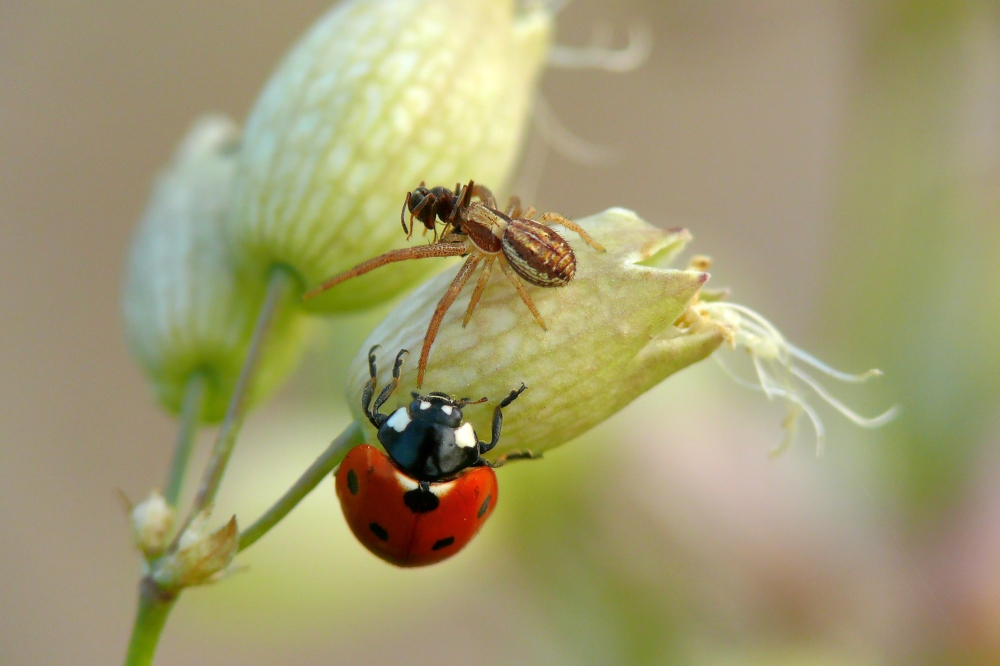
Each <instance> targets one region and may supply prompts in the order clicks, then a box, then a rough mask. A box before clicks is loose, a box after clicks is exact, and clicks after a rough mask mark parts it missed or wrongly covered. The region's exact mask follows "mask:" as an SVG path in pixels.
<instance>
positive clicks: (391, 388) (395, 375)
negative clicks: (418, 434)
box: [374, 349, 410, 427]
mask: <svg viewBox="0 0 1000 666" xmlns="http://www.w3.org/2000/svg"><path fill="white" fill-rule="evenodd" d="M409 353H410V352H409V351H408V350H406V349H400V350H399V353H398V354H396V362H395V364H393V366H392V381H390V382H389V383H388V384H386V385H385V388H383V389H382V392H381V393H379V394H378V398H376V399H375V410H374V414H375V418H377V419H381V421H382V423H385V420H386V419H387V418H389V417H388V416H386V415H385V414H381V413H380V412H379V411H378V410H379V409H381V408H382V405H384V404H385V401H386V400H388V399H389V398H390V397H392V394H393V393H395V391H396V387H398V386H399V369H400V368H401V367H402V365H403V357H404V356H405V355H406V354H409ZM379 427H381V424H379Z"/></svg>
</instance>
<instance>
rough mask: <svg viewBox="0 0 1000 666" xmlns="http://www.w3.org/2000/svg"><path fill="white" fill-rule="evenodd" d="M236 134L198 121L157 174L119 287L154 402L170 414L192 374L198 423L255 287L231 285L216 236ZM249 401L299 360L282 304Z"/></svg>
mask: <svg viewBox="0 0 1000 666" xmlns="http://www.w3.org/2000/svg"><path fill="white" fill-rule="evenodd" d="M239 150H240V147H239V131H238V129H237V127H236V126H235V125H234V124H233V123H232V122H231V121H230V120H228V119H226V118H222V117H218V116H211V117H206V118H203V119H201V120H199V121H198V122H197V123H196V124H195V126H194V127H193V128H192V129H191V131H190V133H189V134H188V136H187V137H186V138H185V139H184V141H183V142H182V143H181V145H180V147H179V148H178V150H177V153H176V155H175V156H174V160H173V162H172V163H171V164H170V165H169V166H168V167H167V169H165V170H164V172H163V173H161V174H160V176H159V178H158V180H157V182H156V185H155V187H154V190H153V194H152V197H151V200H150V202H149V205H148V207H147V209H146V212H145V215H144V216H143V219H142V222H141V224H140V226H139V229H138V231H137V233H136V237H135V241H134V244H133V247H132V253H131V256H130V260H129V265H128V274H127V277H126V284H125V291H124V302H123V308H124V314H125V324H126V330H127V334H128V339H129V342H130V345H131V347H132V350H133V352H134V354H135V356H136V358H137V360H138V361H139V364H140V365H141V366H142V368H143V370H144V371H145V373H146V376H147V378H148V379H149V380H150V382H151V383H152V385H153V388H154V390H155V392H156V394H157V396H158V397H159V399H160V401H161V402H162V403H163V405H164V406H165V407H166V408H167V409H168V410H169V411H171V412H173V413H177V412H178V411H179V410H180V407H181V404H182V402H183V396H184V393H185V390H186V388H187V387H188V385H189V383H190V382H191V381H192V378H193V377H195V376H196V375H199V376H200V377H201V378H202V380H203V381H204V388H205V398H204V402H203V405H204V408H203V413H202V420H204V421H208V422H211V421H216V420H219V419H221V418H222V415H223V414H224V412H225V408H226V403H227V401H228V399H229V395H230V393H231V391H232V388H233V385H234V384H235V382H236V378H237V376H238V374H239V371H240V367H241V365H242V363H243V359H244V356H245V354H246V349H247V345H248V343H249V338H250V334H251V332H252V329H253V326H254V321H255V318H256V316H257V312H258V310H259V308H260V304H261V302H262V299H263V288H264V284H263V282H261V283H260V284H257V283H252V284H248V283H246V282H245V281H238V280H236V279H235V274H234V272H233V269H232V261H231V255H230V250H229V247H228V241H227V239H226V237H225V235H224V233H223V227H224V224H225V217H226V215H228V212H229V201H230V196H231V194H232V184H233V178H234V175H235V171H236V160H237V156H238V154H239ZM284 311H285V314H284V315H283V317H282V318H281V319H280V320H279V321H278V322H276V326H275V334H274V335H272V336H271V339H270V340H269V342H268V349H267V350H266V353H265V354H264V355H263V360H262V362H261V367H260V373H259V375H258V377H257V381H256V383H255V385H254V389H253V393H252V395H251V399H253V400H259V399H260V398H262V397H263V396H264V395H266V394H268V393H269V392H270V391H272V390H274V389H275V388H276V387H277V386H278V385H279V384H280V383H281V380H282V379H284V377H285V376H286V375H287V374H288V372H289V371H290V370H291V369H292V368H293V367H294V365H295V362H296V361H297V359H298V357H299V352H300V350H301V348H302V347H303V345H302V341H303V340H302V339H303V336H304V334H305V327H306V326H307V323H306V321H305V317H303V316H301V315H296V314H295V308H284Z"/></svg>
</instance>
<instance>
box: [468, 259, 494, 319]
mask: <svg viewBox="0 0 1000 666" xmlns="http://www.w3.org/2000/svg"><path fill="white" fill-rule="evenodd" d="M494 261H496V257H487V258H486V260H485V262H486V263H484V264H483V273H482V275H480V276H479V282H478V283H476V290H475V291H473V292H472V298H470V299H469V307H468V308H466V310H465V319H463V320H462V328H465V326H466V324H468V323H469V319H471V318H472V311H473V310H475V309H476V304H477V303H479V297H480V296H482V295H483V290H484V289H486V283H487V282H489V281H490V273H491V272H492V271H493V262H494Z"/></svg>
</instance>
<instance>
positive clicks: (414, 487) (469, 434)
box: [336, 345, 534, 567]
mask: <svg viewBox="0 0 1000 666" xmlns="http://www.w3.org/2000/svg"><path fill="white" fill-rule="evenodd" d="M376 349H378V345H376V346H375V347H372V348H371V350H370V351H369V352H368V367H369V370H370V372H371V379H370V380H369V381H368V383H367V384H366V385H365V389H364V392H363V394H362V396H361V407H362V409H363V410H364V412H365V416H367V417H368V420H369V421H371V423H372V425H374V426H375V427H376V428H377V429H378V440H379V442H381V444H382V446H384V447H385V450H386V453H388V455H386V453H382V452H381V451H380V450H379V449H377V448H375V447H374V446H369V445H368V444H361V445H359V446H356V447H354V448H353V449H351V451H350V452H348V454H347V456H346V457H345V458H344V460H343V462H342V463H341V464H340V468H339V469H338V470H337V473H336V487H337V497H338V499H339V500H340V506H341V508H342V509H343V511H344V518H345V519H346V520H347V524H348V525H349V526H350V528H351V531H352V532H354V536H356V537H357V538H358V541H360V542H361V543H362V544H363V545H364V546H365V547H366V548H367V549H368V550H370V551H371V552H372V553H374V554H375V555H377V556H379V557H381V558H382V559H383V560H386V561H387V562H391V563H392V564H395V565H397V566H401V567H418V566H423V565H426V564H434V563H435V562H440V561H441V560H444V559H446V558H448V557H451V556H452V555H454V554H455V553H457V552H458V551H460V550H461V549H462V548H463V547H464V546H465V544H467V543H469V541H471V540H472V537H474V536H475V535H476V532H478V531H479V528H480V527H482V525H483V523H485V522H486V519H487V518H489V517H490V514H492V513H493V509H494V508H496V504H497V477H496V474H495V473H494V472H493V469H492V468H494V467H499V466H500V465H502V464H503V463H504V462H506V461H507V460H509V459H514V458H531V457H534V456H533V455H532V454H531V453H530V452H528V453H514V454H510V455H508V456H504V457H502V458H500V459H499V460H497V461H496V462H490V461H488V460H486V459H485V458H483V457H482V455H483V454H484V453H486V452H487V451H489V450H490V449H492V448H493V447H495V446H496V445H497V442H499V441H500V428H501V425H502V424H503V414H502V412H501V409H503V408H504V407H506V406H507V405H509V404H510V403H512V402H513V401H514V400H515V399H516V398H517V396H519V395H521V393H522V392H523V391H524V390H525V388H526V387H525V386H524V384H521V387H520V388H519V389H517V390H514V391H511V392H510V395H508V396H507V397H506V398H504V399H503V400H502V401H501V402H500V404H499V405H498V406H497V407H496V408H495V409H494V410H493V436H492V439H491V441H490V442H481V441H479V437H478V436H477V435H476V431H475V430H473V428H472V424H471V423H468V422H465V423H463V422H462V408H463V407H465V406H466V405H475V404H479V403H482V402H486V400H487V399H486V398H482V399H480V400H475V401H472V400H469V399H468V398H461V399H456V398H453V397H451V396H450V395H448V394H446V393H436V392H435V393H428V394H427V395H420V394H418V393H416V392H414V393H413V401H412V402H411V403H410V404H409V405H408V406H406V407H400V408H399V409H397V410H396V411H394V412H392V414H389V415H386V414H382V413H381V412H380V411H379V410H380V409H381V407H382V405H383V404H385V402H386V401H387V400H388V399H389V398H390V397H391V396H392V394H393V392H394V391H395V390H396V387H397V386H398V385H399V369H400V367H401V366H402V364H403V357H404V356H405V355H406V354H407V353H408V352H407V350H405V349H404V350H402V351H400V352H399V354H397V355H396V363H395V365H394V366H393V369H392V381H391V382H390V383H389V384H388V385H387V386H385V388H383V389H382V392H381V393H380V394H379V396H378V398H376V399H375V405H374V408H372V406H371V402H372V397H373V396H374V395H375V383H376V379H375V374H376V372H375V350H376Z"/></svg>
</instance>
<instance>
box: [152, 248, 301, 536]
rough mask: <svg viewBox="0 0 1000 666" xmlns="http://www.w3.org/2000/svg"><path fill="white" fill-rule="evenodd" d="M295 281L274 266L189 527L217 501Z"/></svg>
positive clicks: (178, 533) (190, 517) (200, 487)
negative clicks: (268, 343)
mask: <svg viewBox="0 0 1000 666" xmlns="http://www.w3.org/2000/svg"><path fill="white" fill-rule="evenodd" d="M294 283H295V279H294V278H293V277H292V275H291V273H289V272H288V270H287V269H285V268H283V267H281V266H275V267H274V268H272V269H271V274H270V276H269V278H268V282H267V293H266V295H265V297H264V303H263V305H262V306H261V309H260V313H259V314H258V315H257V323H256V324H255V326H254V330H253V337H251V338H250V348H249V349H248V350H247V357H246V359H245V360H244V361H243V368H242V369H241V370H240V376H239V379H237V380H236V388H234V389H233V395H232V396H231V397H230V399H229V407H228V408H227V409H226V416H225V418H224V419H223V421H222V426H221V427H220V428H219V435H218V437H217V438H216V440H215V447H214V448H213V449H212V456H211V458H210V459H209V461H208V467H206V468H205V475H204V476H203V477H202V480H201V486H199V488H198V494H197V495H195V498H194V504H193V505H192V506H191V513H190V514H188V518H187V521H186V522H185V523H184V525H185V527H186V526H187V525H190V524H191V521H192V520H193V519H194V517H195V516H197V515H198V514H199V513H200V512H201V511H202V510H204V509H205V508H206V507H207V506H208V505H209V504H211V503H212V502H213V501H215V495H216V494H217V493H218V492H219V485H220V484H221V483H222V475H223V474H224V473H225V471H226V465H227V464H228V463H229V456H230V455H231V454H232V452H233V447H234V446H235V445H236V435H237V434H239V431H240V426H242V425H243V418H244V417H245V416H246V408H247V401H248V398H249V395H250V387H251V385H252V384H253V379H254V375H255V374H256V370H257V362H258V361H259V360H260V354H261V350H262V349H263V347H264V343H265V342H266V341H267V338H268V334H269V333H270V332H271V326H272V324H273V323H274V320H275V315H276V314H277V311H278V306H279V305H280V304H281V302H282V301H283V300H284V299H285V297H286V295H287V293H288V291H289V289H290V288H291V287H292V286H293V284H294ZM183 532H184V528H182V529H180V530H178V532H177V537H176V538H175V539H174V541H175V543H174V544H172V545H171V550H173V548H174V547H175V546H176V541H177V539H178V538H179V537H180V535H181V534H183Z"/></svg>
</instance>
